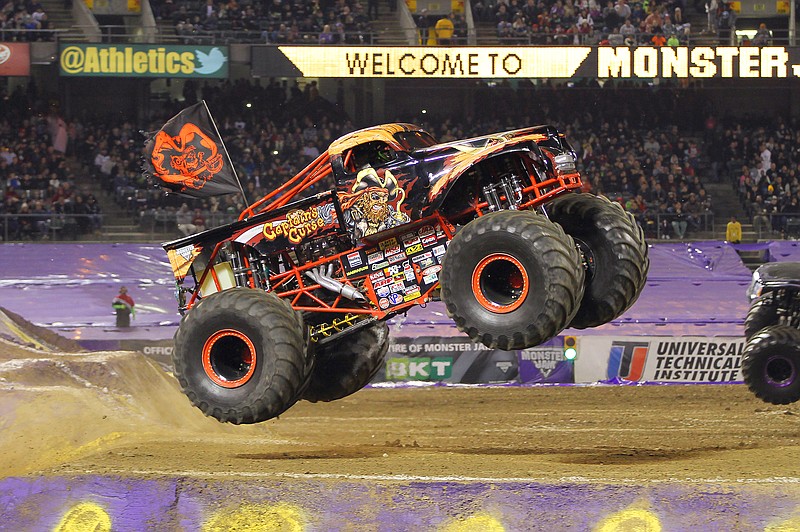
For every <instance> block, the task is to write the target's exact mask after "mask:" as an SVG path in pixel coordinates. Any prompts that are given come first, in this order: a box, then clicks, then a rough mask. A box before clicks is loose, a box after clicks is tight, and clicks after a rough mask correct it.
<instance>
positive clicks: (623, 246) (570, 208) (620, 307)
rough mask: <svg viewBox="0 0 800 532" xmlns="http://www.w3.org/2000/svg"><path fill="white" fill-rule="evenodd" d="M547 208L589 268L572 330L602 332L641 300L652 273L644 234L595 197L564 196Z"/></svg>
mask: <svg viewBox="0 0 800 532" xmlns="http://www.w3.org/2000/svg"><path fill="white" fill-rule="evenodd" d="M545 208H546V210H547V214H548V216H549V217H550V219H551V220H552V221H554V222H556V223H557V224H559V225H560V226H561V227H563V228H564V231H566V233H567V234H568V235H570V236H571V237H572V238H573V239H575V242H576V244H578V247H579V248H580V249H581V252H582V253H583V255H584V260H585V261H586V263H587V266H588V267H587V272H586V291H585V293H584V295H583V300H582V301H581V306H580V308H579V309H578V313H577V314H576V315H575V318H573V320H572V322H571V323H570V324H569V327H574V328H576V329H586V328H588V327H597V326H599V325H603V324H604V323H608V322H610V321H611V320H613V319H615V318H617V317H619V316H620V315H622V313H623V312H625V311H626V310H628V309H629V308H630V306H631V305H633V303H634V302H635V301H636V300H637V299H638V298H639V294H641V292H642V289H643V288H644V285H645V283H646V281H647V272H648V270H649V269H650V259H649V258H648V252H647V242H645V239H644V231H643V230H642V228H641V227H640V226H639V224H637V223H636V220H635V219H634V218H633V215H632V214H631V213H629V212H625V210H624V209H623V208H622V206H621V205H620V204H619V203H614V202H611V201H609V200H608V199H607V198H605V197H602V196H594V195H592V194H565V195H563V196H560V197H558V198H556V199H554V200H553V201H551V202H550V203H549V204H547V205H546V207H545Z"/></svg>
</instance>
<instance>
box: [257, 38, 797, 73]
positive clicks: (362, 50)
mask: <svg viewBox="0 0 800 532" xmlns="http://www.w3.org/2000/svg"><path fill="white" fill-rule="evenodd" d="M252 74H253V75H254V76H256V77H274V76H287V77H289V76H291V77H297V76H303V77H336V78H364V77H376V78H430V79H442V78H526V79H536V78H600V79H609V78H624V79H653V78H678V79H710V78H768V79H769V78H793V77H800V47H787V46H762V47H756V46H750V47H748V46H691V47H689V46H680V47H677V48H671V47H668V46H664V47H652V46H639V47H636V48H629V47H627V46H619V47H611V46H599V47H597V46H595V47H592V46H514V47H439V46H436V47H430V46H417V47H405V46H404V47H393V46H361V47H352V46H347V47H339V46H253V47H252Z"/></svg>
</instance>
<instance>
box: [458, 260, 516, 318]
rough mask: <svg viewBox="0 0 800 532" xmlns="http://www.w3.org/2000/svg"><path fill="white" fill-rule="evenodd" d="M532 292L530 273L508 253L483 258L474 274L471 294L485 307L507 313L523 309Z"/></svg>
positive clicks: (498, 312)
mask: <svg viewBox="0 0 800 532" xmlns="http://www.w3.org/2000/svg"><path fill="white" fill-rule="evenodd" d="M529 291H530V280H529V279H528V272H527V271H526V270H525V267H524V266H523V265H522V263H521V262H520V261H519V260H517V259H516V257H513V256H511V255H508V254H506V253H493V254H491V255H489V256H487V257H484V258H483V259H482V260H481V261H480V262H479V263H478V265H477V266H475V270H474V271H473V272H472V292H473V293H474V294H475V297H476V298H477V300H478V303H480V304H481V306H482V307H483V308H485V309H486V310H489V311H491V312H494V313H497V314H506V313H508V312H512V311H514V310H516V309H518V308H519V307H520V305H522V304H523V303H524V302H525V298H527V297H528V292H529Z"/></svg>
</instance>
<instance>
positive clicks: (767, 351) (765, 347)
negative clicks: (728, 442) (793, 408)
mask: <svg viewBox="0 0 800 532" xmlns="http://www.w3.org/2000/svg"><path fill="white" fill-rule="evenodd" d="M742 375H743V376H744V382H745V383H746V384H747V387H748V388H750V391H752V392H753V393H754V394H755V395H756V397H758V398H760V399H763V400H764V401H766V402H768V403H772V404H774V405H786V404H789V403H794V402H795V401H797V400H798V399H800V330H797V329H795V328H794V327H789V326H786V325H775V326H772V327H767V328H765V329H761V330H760V331H759V332H757V333H756V334H755V335H754V336H753V338H751V339H750V341H749V342H747V345H746V346H745V348H744V353H742Z"/></svg>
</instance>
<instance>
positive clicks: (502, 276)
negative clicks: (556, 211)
mask: <svg viewBox="0 0 800 532" xmlns="http://www.w3.org/2000/svg"><path fill="white" fill-rule="evenodd" d="M583 280H584V268H583V266H582V265H581V262H580V256H579V254H578V250H577V248H576V246H575V244H574V242H573V240H572V238H570V237H569V236H568V235H566V234H565V233H564V231H563V230H562V229H561V227H560V226H558V225H557V224H554V223H552V222H551V221H549V220H548V219H547V218H545V217H544V216H541V215H538V214H536V213H533V212H530V211H500V212H496V213H492V214H487V215H485V216H481V217H480V218H477V219H475V220H473V221H472V222H470V223H469V224H467V225H466V226H464V228H463V229H461V231H459V232H458V233H457V234H456V236H455V237H454V238H453V240H452V241H451V242H450V246H449V248H448V250H447V253H446V254H445V258H444V263H443V266H442V271H441V274H440V277H439V281H440V284H441V294H442V299H443V300H444V302H445V305H446V308H447V313H448V315H449V316H450V317H451V318H453V320H454V321H455V323H456V326H457V327H458V329H459V330H461V331H462V332H464V333H466V334H467V335H468V336H469V337H470V338H472V339H473V340H476V341H478V342H481V343H483V344H484V345H486V346H487V347H490V348H497V349H505V350H510V349H525V348H527V347H532V346H535V345H539V344H541V343H542V342H545V341H547V340H549V339H550V338H552V337H553V336H555V335H557V334H558V333H559V332H560V331H561V330H562V329H563V328H564V327H565V326H566V325H567V324H568V323H569V322H570V320H572V318H573V316H574V315H575V312H577V310H578V306H579V305H580V301H581V297H582V295H583Z"/></svg>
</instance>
